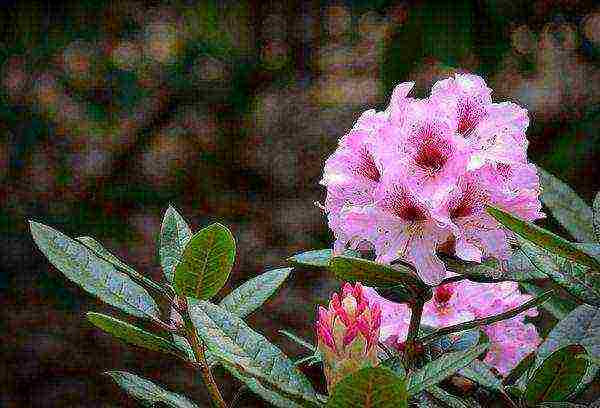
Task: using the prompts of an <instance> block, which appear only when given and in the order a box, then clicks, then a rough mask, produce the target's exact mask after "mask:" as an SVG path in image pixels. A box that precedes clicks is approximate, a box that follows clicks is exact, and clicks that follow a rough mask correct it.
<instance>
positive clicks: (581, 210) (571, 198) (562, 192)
mask: <svg viewBox="0 0 600 408" xmlns="http://www.w3.org/2000/svg"><path fill="white" fill-rule="evenodd" d="M538 173H539V175H540V183H541V185H542V194H541V196H540V198H541V199H542V202H543V203H544V205H545V206H546V207H548V209H549V210H550V211H551V212H552V215H553V216H554V218H556V220H557V221H558V222H559V223H560V224H561V225H562V226H563V227H565V229H566V230H567V231H569V234H571V235H572V236H573V238H575V239H576V240H578V241H582V242H591V241H594V230H593V227H592V223H591V222H590V221H591V220H592V217H593V213H592V209H591V208H590V207H589V206H588V205H587V204H586V202H585V201H583V200H582V199H581V198H580V197H579V196H578V195H577V193H575V191H573V189H571V187H569V186H568V185H566V184H565V183H563V182H562V181H561V180H559V179H558V178H556V177H554V176H553V175H552V174H550V173H548V172H547V171H546V170H544V169H542V168H540V167H538Z"/></svg>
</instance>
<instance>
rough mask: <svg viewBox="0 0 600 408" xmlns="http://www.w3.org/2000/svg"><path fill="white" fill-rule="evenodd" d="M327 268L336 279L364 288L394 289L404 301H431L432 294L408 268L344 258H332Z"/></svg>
mask: <svg viewBox="0 0 600 408" xmlns="http://www.w3.org/2000/svg"><path fill="white" fill-rule="evenodd" d="M329 268H330V269H331V270H332V271H333V272H334V273H335V276H336V278H338V279H340V280H344V281H348V282H361V283H362V284H363V285H366V286H375V287H378V288H388V289H389V288H392V287H393V288H394V290H395V291H397V292H399V293H401V292H404V293H405V295H404V296H405V297H406V301H408V300H411V299H421V300H423V301H427V300H429V299H431V297H432V296H433V293H432V291H431V288H430V287H429V286H427V285H426V284H425V283H424V282H423V281H422V280H421V279H420V278H419V277H418V276H417V275H416V274H415V273H414V270H413V269H411V268H409V267H408V266H403V265H394V266H393V267H392V266H389V265H383V264H380V263H377V262H373V261H369V260H366V259H358V258H351V257H345V256H336V257H334V258H333V259H332V260H331V262H330V264H329Z"/></svg>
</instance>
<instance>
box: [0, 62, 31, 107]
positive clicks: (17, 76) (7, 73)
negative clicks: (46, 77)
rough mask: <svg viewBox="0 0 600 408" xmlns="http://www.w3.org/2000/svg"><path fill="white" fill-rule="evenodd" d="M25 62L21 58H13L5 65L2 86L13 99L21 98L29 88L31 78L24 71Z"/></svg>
mask: <svg viewBox="0 0 600 408" xmlns="http://www.w3.org/2000/svg"><path fill="white" fill-rule="evenodd" d="M24 64H25V61H24V60H23V58H20V57H11V58H9V59H8V60H7V61H6V62H5V63H4V66H3V68H2V70H1V71H0V72H2V85H3V86H4V87H5V88H6V90H7V93H8V95H9V96H10V97H11V98H19V97H20V96H21V95H22V94H23V92H24V91H25V88H26V86H27V83H28V80H29V76H28V75H27V73H26V72H25V71H24V70H23V66H24Z"/></svg>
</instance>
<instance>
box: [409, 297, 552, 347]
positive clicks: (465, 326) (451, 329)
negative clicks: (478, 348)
mask: <svg viewBox="0 0 600 408" xmlns="http://www.w3.org/2000/svg"><path fill="white" fill-rule="evenodd" d="M553 294H554V290H549V291H547V292H544V293H542V294H541V295H540V296H538V297H536V298H534V299H531V300H530V301H528V302H525V303H523V304H522V305H521V306H519V307H515V308H514V309H510V310H508V311H506V312H504V313H500V314H498V315H495V316H490V317H485V318H482V319H475V320H471V321H470V322H465V323H460V324H455V325H454V326H448V327H444V328H442V329H439V330H436V331H434V332H433V333H431V334H429V335H427V336H424V337H422V338H421V339H419V342H420V343H422V344H427V343H430V342H432V341H433V340H436V339H438V338H440V337H442V336H445V335H447V334H450V333H455V332H461V331H465V330H469V329H474V328H476V327H479V326H485V325H488V324H493V323H496V322H499V321H502V320H506V319H510V318H511V317H515V316H517V315H519V314H521V313H523V312H524V311H526V310H528V309H531V308H532V307H536V306H539V305H541V304H542V303H544V302H545V301H547V300H548V299H550V297H551V296H552V295H553Z"/></svg>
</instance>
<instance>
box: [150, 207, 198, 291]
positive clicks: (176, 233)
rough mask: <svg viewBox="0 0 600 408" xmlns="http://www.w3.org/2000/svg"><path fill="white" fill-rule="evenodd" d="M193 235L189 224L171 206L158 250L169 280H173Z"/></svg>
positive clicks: (166, 213)
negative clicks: (176, 268)
mask: <svg viewBox="0 0 600 408" xmlns="http://www.w3.org/2000/svg"><path fill="white" fill-rule="evenodd" d="M191 237H192V230H191V229H190V227H189V226H188V224H187V223H186V222H185V220H184V219H183V217H182V216H181V215H179V213H178V212H177V210H176V209H175V208H173V207H172V206H169V208H167V211H166V212H165V216H164V217H163V221H162V227H161V229H160V246H159V250H158V251H159V256H160V265H161V266H162V270H163V273H164V274H165V277H166V278H167V280H168V281H169V282H173V276H174V274H175V267H176V266H177V264H178V263H179V261H180V260H181V257H182V255H183V250H184V249H185V246H186V245H187V243H188V242H189V240H190V238H191Z"/></svg>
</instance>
